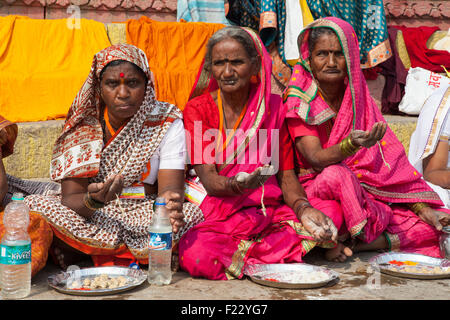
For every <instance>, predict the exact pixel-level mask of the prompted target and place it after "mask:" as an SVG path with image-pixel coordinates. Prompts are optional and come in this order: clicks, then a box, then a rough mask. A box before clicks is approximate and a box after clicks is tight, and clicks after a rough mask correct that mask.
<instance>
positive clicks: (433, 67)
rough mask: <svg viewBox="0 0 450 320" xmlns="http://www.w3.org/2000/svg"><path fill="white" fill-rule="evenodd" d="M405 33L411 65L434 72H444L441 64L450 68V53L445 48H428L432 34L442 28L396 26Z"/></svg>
mask: <svg viewBox="0 0 450 320" xmlns="http://www.w3.org/2000/svg"><path fill="white" fill-rule="evenodd" d="M395 28H397V29H399V30H401V31H402V33H403V38H404V39H405V45H406V49H407V50H408V55H409V59H410V60H411V67H413V68H416V67H421V68H424V69H427V70H430V71H433V72H440V73H442V72H444V69H443V68H442V67H441V65H443V66H445V67H446V68H447V69H450V53H449V52H448V51H445V50H434V49H428V47H427V41H428V39H429V38H430V37H431V35H432V34H433V33H434V32H436V31H438V30H440V29H439V28H438V27H417V28H410V27H405V26H395Z"/></svg>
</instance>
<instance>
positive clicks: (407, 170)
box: [284, 18, 450, 261]
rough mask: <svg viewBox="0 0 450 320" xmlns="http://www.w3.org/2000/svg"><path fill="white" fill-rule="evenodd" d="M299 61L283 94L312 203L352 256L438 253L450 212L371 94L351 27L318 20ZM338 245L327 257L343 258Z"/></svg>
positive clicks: (302, 42) (305, 35)
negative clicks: (335, 223)
mask: <svg viewBox="0 0 450 320" xmlns="http://www.w3.org/2000/svg"><path fill="white" fill-rule="evenodd" d="M298 45H299V50H300V52H301V56H300V59H299V62H298V63H297V65H296V66H295V68H294V71H293V74H292V77H291V80H290V83H289V86H288V88H287V90H286V91H285V93H284V101H285V105H286V106H287V109H288V110H287V121H286V122H287V125H288V130H289V133H290V136H291V139H292V141H293V142H294V143H295V146H296V169H297V173H298V177H299V181H300V182H301V183H302V184H303V186H304V188H305V190H306V193H307V195H308V199H310V200H311V201H317V200H328V201H330V200H331V201H335V204H337V205H338V208H339V210H336V209H335V207H334V208H331V209H330V208H327V207H326V206H322V208H320V210H321V211H323V212H324V213H325V214H327V215H328V216H330V217H332V218H333V220H339V218H338V217H337V216H341V219H342V220H343V221H344V223H343V224H342V226H341V227H340V232H339V234H340V235H341V236H342V237H341V239H345V238H346V237H348V236H350V238H351V239H353V241H351V249H353V251H360V250H375V249H390V250H402V251H409V252H417V253H422V254H426V255H430V256H434V257H438V256H439V240H438V239H439V233H440V231H439V230H441V229H442V227H443V226H446V225H448V224H449V223H450V215H449V214H447V213H445V212H443V211H444V210H443V209H440V210H442V211H438V210H436V209H438V208H440V207H441V206H442V205H443V203H442V202H441V200H440V199H439V197H438V195H437V194H436V193H434V192H433V190H432V189H431V188H430V187H428V186H427V184H426V183H425V182H424V181H423V180H422V179H421V175H420V174H419V173H418V172H417V171H416V170H415V169H414V168H413V167H412V166H411V164H410V163H409V162H408V159H407V157H406V154H405V151H404V149H403V147H402V145H401V143H400V142H399V141H398V139H397V138H396V136H395V135H394V133H393V132H392V131H391V130H390V129H389V127H388V126H387V124H386V122H385V120H384V118H383V116H382V115H381V112H380V111H379V110H378V107H377V105H376V104H375V102H374V100H373V99H372V97H371V96H370V93H369V90H368V88H367V84H366V82H365V79H364V77H363V74H362V72H361V69H360V64H359V49H358V41H357V37H356V34H355V32H354V30H353V29H352V27H351V26H350V25H349V24H348V23H347V22H345V21H343V20H340V19H338V18H325V19H318V20H316V21H314V22H313V23H311V24H310V25H309V26H308V27H307V28H306V29H304V30H303V31H302V33H301V34H300V36H299V38H298ZM352 253H353V252H352V250H349V248H348V247H346V246H344V245H343V244H339V245H338V247H337V250H334V251H330V252H329V253H328V255H327V258H328V259H330V260H335V261H344V260H345V259H346V258H347V256H350V255H351V254H352Z"/></svg>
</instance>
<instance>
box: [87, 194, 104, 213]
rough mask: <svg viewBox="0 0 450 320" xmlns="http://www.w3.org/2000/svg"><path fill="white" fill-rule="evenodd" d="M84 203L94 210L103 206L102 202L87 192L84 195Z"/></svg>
mask: <svg viewBox="0 0 450 320" xmlns="http://www.w3.org/2000/svg"><path fill="white" fill-rule="evenodd" d="M84 205H85V206H86V207H87V208H88V209H91V210H94V211H96V210H97V209H101V208H103V207H104V206H105V204H104V203H103V202H100V201H97V200H95V199H93V198H92V197H91V195H90V193H89V192H87V193H86V194H85V195H84Z"/></svg>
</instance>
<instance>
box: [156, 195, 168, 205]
mask: <svg viewBox="0 0 450 320" xmlns="http://www.w3.org/2000/svg"><path fill="white" fill-rule="evenodd" d="M155 205H156V206H165V205H166V199H165V198H164V197H157V198H156V200H155Z"/></svg>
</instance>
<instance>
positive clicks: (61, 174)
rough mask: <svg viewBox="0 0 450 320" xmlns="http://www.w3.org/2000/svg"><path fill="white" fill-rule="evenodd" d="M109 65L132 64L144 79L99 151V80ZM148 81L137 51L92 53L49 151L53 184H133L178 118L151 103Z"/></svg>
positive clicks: (166, 107) (144, 60)
mask: <svg viewBox="0 0 450 320" xmlns="http://www.w3.org/2000/svg"><path fill="white" fill-rule="evenodd" d="M115 60H125V61H128V62H131V63H134V64H135V65H137V66H138V67H139V68H141V69H142V71H143V72H144V73H145V74H146V76H147V79H148V82H147V89H146V93H145V97H144V101H143V103H142V105H141V106H140V108H139V109H138V111H137V113H136V114H135V115H134V116H133V117H132V118H131V119H130V120H129V121H128V123H127V124H126V125H125V127H124V128H123V129H122V130H121V131H120V132H119V133H118V134H117V136H116V137H115V138H114V140H113V141H112V143H109V144H108V145H106V146H104V143H103V130H102V125H101V123H100V113H101V111H102V110H101V103H102V101H101V98H100V78H99V76H100V73H101V71H102V70H103V68H105V67H106V66H107V65H108V64H109V63H110V62H112V61H115ZM151 79H152V77H151V71H150V69H149V67H148V61H147V57H146V55H145V53H144V52H143V51H142V50H140V49H139V48H137V47H135V46H132V45H128V44H119V45H114V46H111V47H108V48H106V49H104V50H102V51H100V52H98V53H97V54H96V55H95V56H94V59H93V61H92V66H91V70H90V73H89V75H88V77H87V79H86V81H85V82H84V84H83V86H82V87H81V89H80V91H79V92H78V94H77V96H76V97H75V99H74V101H73V103H72V106H71V107H70V110H69V112H68V115H67V119H66V121H65V124H64V127H63V130H62V133H61V135H60V136H59V138H58V139H57V141H56V143H55V146H54V148H53V156H52V161H51V167H50V177H51V178H52V179H53V180H61V179H64V178H89V177H95V179H94V180H98V181H102V180H104V179H106V178H107V177H108V176H110V175H112V174H119V173H120V174H122V175H123V176H124V178H125V185H129V184H132V183H133V182H135V181H136V179H138V177H139V174H140V173H141V172H142V168H143V167H144V166H145V165H146V164H147V162H148V161H149V159H150V157H151V155H152V154H153V152H154V151H155V150H156V148H157V147H158V145H159V142H161V140H162V138H163V137H164V134H165V132H166V130H167V129H168V127H169V126H170V124H169V123H167V121H166V120H167V119H168V118H180V117H181V116H182V114H181V112H180V111H179V110H178V109H177V108H176V107H175V106H174V105H171V104H169V103H165V102H160V101H157V100H156V99H155V93H154V89H153V83H152V80H151ZM101 161H102V165H101V164H100V163H101ZM131 164H135V165H131Z"/></svg>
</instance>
